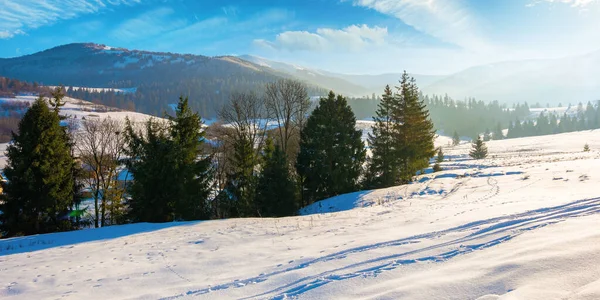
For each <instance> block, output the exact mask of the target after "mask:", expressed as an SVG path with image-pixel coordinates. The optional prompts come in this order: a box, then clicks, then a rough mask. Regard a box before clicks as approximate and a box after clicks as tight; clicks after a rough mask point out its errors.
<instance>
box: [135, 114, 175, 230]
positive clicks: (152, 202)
mask: <svg viewBox="0 0 600 300" xmlns="http://www.w3.org/2000/svg"><path fill="white" fill-rule="evenodd" d="M125 134H126V141H127V143H126V147H125V154H126V155H127V157H129V159H127V160H125V165H126V166H127V169H128V171H129V172H130V174H131V175H132V177H133V182H132V183H131V185H130V186H129V194H130V195H131V201H130V203H129V209H130V210H129V211H130V214H129V219H130V221H133V222H169V221H173V220H175V214H174V207H173V201H174V198H173V197H174V196H179V193H178V192H177V191H178V189H179V188H178V184H179V183H178V182H177V178H178V174H176V168H174V166H175V165H176V163H177V157H176V156H175V155H174V152H173V149H175V145H174V143H173V141H171V140H170V139H169V136H168V128H167V126H166V124H164V123H163V122H161V121H157V120H154V119H150V120H148V121H147V122H146V123H145V126H144V130H143V131H137V130H135V129H134V126H133V124H132V123H131V122H130V121H129V120H127V123H126V127H125Z"/></svg>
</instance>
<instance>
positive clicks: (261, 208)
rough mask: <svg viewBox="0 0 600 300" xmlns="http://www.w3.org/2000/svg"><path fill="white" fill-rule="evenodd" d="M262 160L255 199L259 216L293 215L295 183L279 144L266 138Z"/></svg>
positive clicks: (294, 211)
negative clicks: (274, 143)
mask: <svg viewBox="0 0 600 300" xmlns="http://www.w3.org/2000/svg"><path fill="white" fill-rule="evenodd" d="M263 161H264V163H263V164H264V165H263V168H262V172H261V174H260V176H259V178H258V186H257V189H256V201H255V202H256V208H257V210H258V214H259V216H261V217H285V216H293V215H295V214H296V210H297V206H296V203H297V201H296V183H295V182H294V180H293V177H292V175H291V173H290V170H289V167H288V163H287V157H286V155H285V152H284V151H283V150H282V149H281V147H280V146H279V145H276V146H275V145H273V141H272V139H267V142H266V146H265V150H264V155H263Z"/></svg>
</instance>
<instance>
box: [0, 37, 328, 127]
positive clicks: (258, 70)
mask: <svg viewBox="0 0 600 300" xmlns="http://www.w3.org/2000/svg"><path fill="white" fill-rule="evenodd" d="M0 76H5V77H9V78H15V79H19V80H23V81H29V82H38V83H40V84H44V85H60V84H63V85H65V86H80V87H110V88H137V89H136V90H135V91H136V92H135V93H132V94H129V95H116V96H115V95H111V94H110V93H102V92H98V93H88V92H85V93H79V94H77V96H78V97H81V98H83V99H84V100H94V101H101V102H102V104H107V105H111V106H117V107H120V108H129V107H132V106H134V107H135V108H136V110H138V111H140V112H144V113H149V114H154V115H162V114H163V112H164V111H169V104H171V103H176V102H177V98H178V97H179V96H180V95H185V96H189V97H190V104H191V106H192V107H193V108H194V109H196V110H198V111H199V112H200V113H201V114H202V115H203V116H208V117H214V116H215V115H216V112H217V110H218V109H219V108H220V107H221V106H222V105H223V104H224V103H225V102H226V101H227V100H228V99H229V95H230V93H232V92H236V91H248V90H259V89H261V88H262V87H263V86H264V84H265V83H267V82H272V81H275V80H277V79H281V78H290V77H292V76H290V75H288V74H286V73H283V72H279V71H277V70H274V69H271V68H267V67H263V66H260V65H257V64H254V63H251V62H248V61H246V60H242V59H240V58H238V57H233V56H218V57H208V56H202V55H192V54H176V53H165V52H149V51H141V50H128V49H124V48H115V47H109V46H105V45H99V44H93V43H76V44H68V45H63V46H58V47H54V48H52V49H48V50H45V51H41V52H38V53H34V54H30V55H26V56H21V57H16V58H8V59H2V60H0ZM309 90H310V93H311V96H314V95H324V94H325V93H326V89H325V88H322V87H320V86H310V87H309Z"/></svg>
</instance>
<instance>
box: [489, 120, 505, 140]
mask: <svg viewBox="0 0 600 300" xmlns="http://www.w3.org/2000/svg"><path fill="white" fill-rule="evenodd" d="M492 138H493V139H494V140H497V141H498V140H503V139H504V132H502V125H500V123H498V125H497V126H496V130H494V134H493V135H492Z"/></svg>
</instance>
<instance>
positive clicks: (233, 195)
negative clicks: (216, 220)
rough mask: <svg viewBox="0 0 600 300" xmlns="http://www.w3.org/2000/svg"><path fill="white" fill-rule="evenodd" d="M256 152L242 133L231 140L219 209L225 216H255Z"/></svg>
mask: <svg viewBox="0 0 600 300" xmlns="http://www.w3.org/2000/svg"><path fill="white" fill-rule="evenodd" d="M256 161H257V158H256V152H255V150H254V147H253V145H252V142H251V141H250V139H248V138H247V137H245V135H242V136H241V137H240V138H237V139H235V140H234V142H233V155H232V156H231V158H230V162H229V163H230V166H231V170H230V173H229V174H228V175H227V185H226V187H225V189H224V190H223V191H222V192H221V199H220V201H219V202H220V203H221V204H222V206H223V207H222V208H221V210H222V211H223V212H224V216H226V217H230V218H232V217H256V216H258V210H257V208H256V203H255V197H256V184H257V174H256V168H255V167H256Z"/></svg>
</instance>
